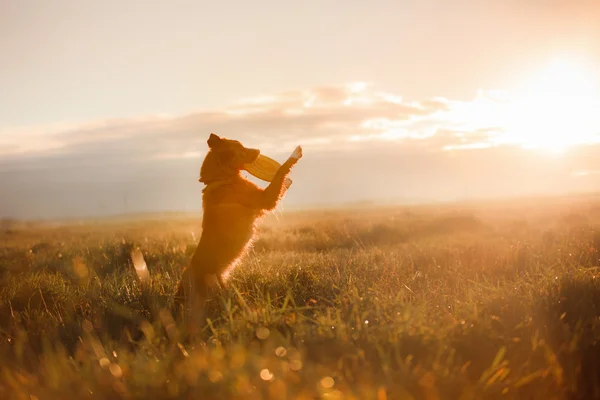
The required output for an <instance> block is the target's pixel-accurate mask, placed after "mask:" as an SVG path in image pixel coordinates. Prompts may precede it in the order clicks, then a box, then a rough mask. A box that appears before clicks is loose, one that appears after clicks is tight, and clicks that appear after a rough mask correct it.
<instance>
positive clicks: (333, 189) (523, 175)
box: [0, 82, 600, 218]
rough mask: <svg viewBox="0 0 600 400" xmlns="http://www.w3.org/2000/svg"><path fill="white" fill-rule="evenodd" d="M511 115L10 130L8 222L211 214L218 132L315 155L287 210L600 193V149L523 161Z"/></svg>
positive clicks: (489, 102)
mask: <svg viewBox="0 0 600 400" xmlns="http://www.w3.org/2000/svg"><path fill="white" fill-rule="evenodd" d="M510 107H513V103H511V100H510V98H509V97H508V96H507V95H506V94H505V93H503V92H480V93H478V94H477V96H475V97H474V99H472V100H471V101H456V100H450V99H444V98H439V97H438V98H432V99H425V100H422V101H409V100H406V99H403V98H402V97H401V96H399V95H395V94H391V93H389V92H385V91H382V90H379V89H378V88H376V87H375V86H373V85H371V84H368V83H362V82H359V83H355V84H349V85H330V86H322V87H316V88H311V89H298V90H288V91H284V92H281V93H275V94H268V93H267V94H264V95H258V96H255V97H252V98H247V99H242V100H240V101H238V102H236V103H234V104H231V105H230V106H228V107H225V108H222V109H215V110H201V111H197V112H192V113H188V114H185V115H175V116H173V115H150V116H140V117H137V118H127V119H106V120H102V121H92V122H84V123H73V124H55V125H51V126H41V127H22V128H15V129H4V130H3V131H2V132H0V186H1V187H2V188H3V198H2V202H1V203H0V217H1V216H16V217H21V218H30V217H32V216H33V217H37V216H41V217H61V216H84V215H105V214H114V213H121V212H139V211H160V210H183V211H186V210H187V211H199V210H200V207H201V203H200V197H201V194H200V191H201V189H202V185H200V184H199V183H198V171H199V168H200V164H201V162H202V157H203V155H204V154H205V152H206V150H207V145H206V139H207V137H208V134H209V133H210V132H216V133H218V134H221V135H223V136H226V137H231V138H236V139H239V140H241V141H242V142H243V143H244V144H246V145H248V146H253V147H258V148H260V149H261V150H262V151H263V153H265V154H267V155H270V156H273V157H274V158H276V159H278V160H280V161H283V160H284V159H285V157H286V156H287V154H288V153H289V152H291V151H292V149H293V148H294V147H295V146H296V145H298V144H301V145H303V147H304V149H305V152H304V153H305V157H304V158H303V160H302V163H299V164H298V165H297V167H296V168H295V169H294V177H293V179H294V182H296V183H295V184H294V185H293V186H292V190H291V192H290V194H289V196H288V197H287V198H286V201H285V204H286V205H287V206H291V205H311V204H323V203H339V202H346V201H357V200H377V199H379V200H381V199H394V200H407V199H408V200H412V201H421V200H423V201H430V200H449V199H456V198H465V197H478V196H500V195H517V194H523V193H545V192H560V191H568V190H591V189H600V187H599V186H598V185H599V183H598V182H600V181H598V180H597V179H596V178H597V174H596V173H595V171H598V170H600V161H598V157H597V152H598V151H599V145H598V144H595V143H596V142H594V141H593V140H592V141H590V142H589V143H587V144H586V145H581V144H580V143H577V146H575V147H573V148H572V149H571V151H569V152H567V153H565V154H562V155H560V156H556V155H552V156H548V154H544V153H541V152H531V151H527V150H524V149H523V148H522V144H523V143H528V141H524V140H521V139H519V137H518V136H515V135H514V134H513V133H511V132H508V131H507V128H506V127H505V126H503V124H502V122H503V121H504V120H505V119H506V116H507V115H511V114H510V113H509V111H510ZM507 110H509V111H507ZM510 112H512V111H510ZM599 126H600V125H599ZM532 138H533V139H535V137H529V138H527V139H528V140H530V139H532ZM588 139H589V137H588ZM599 142H600V140H599Z"/></svg>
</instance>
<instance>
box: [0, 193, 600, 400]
mask: <svg viewBox="0 0 600 400" xmlns="http://www.w3.org/2000/svg"><path fill="white" fill-rule="evenodd" d="M2 229H3V230H2V231H1V232H0V243H2V247H1V248H0V280H1V283H2V284H1V291H0V343H1V344H0V359H1V360H2V363H1V364H0V398H2V399H36V398H37V399H56V398H94V399H105V398H106V399H114V398H126V399H137V398H144V399H147V398H188V399H200V398H201V399H314V398H324V399H361V400H362V399H377V400H382V399H482V398H486V399H495V398H503V399H505V398H518V399H523V398H540V399H591V398H600V283H599V280H600V200H598V199H594V198H591V199H590V198H568V199H538V200H536V201H535V202H531V203H526V202H520V203H518V202H511V203H509V202H504V203H502V202H497V203H488V204H470V205H467V204H464V205H455V206H439V207H433V206H429V207H425V206H421V207H410V208H408V207H404V208H385V209H383V208H381V209H363V210H330V211H321V212H317V211H315V212H310V213H288V214H279V215H275V216H271V217H269V218H267V219H266V220H265V221H264V222H263V224H261V228H260V232H259V237H258V239H257V241H256V243H255V246H254V247H253V250H252V251H251V253H250V254H249V255H248V257H247V258H246V259H245V260H244V262H243V263H242V264H241V266H240V267H239V268H238V269H237V270H235V272H234V273H233V275H232V276H231V279H230V281H229V285H228V288H227V289H226V290H223V291H219V292H217V293H215V296H214V299H213V301H211V302H210V304H209V308H208V313H207V315H208V320H207V323H206V327H205V329H204V330H203V331H202V332H201V333H200V334H198V335H196V336H190V335H188V334H186V330H185V329H183V325H182V324H181V323H180V322H179V321H180V312H179V310H178V309H177V307H176V306H175V303H174V300H173V293H174V290H175V285H176V282H177V280H178V279H179V277H180V274H181V271H182V268H183V267H184V266H185V265H186V263H187V262H188V261H189V260H190V258H191V254H192V253H193V251H194V249H195V244H196V241H197V239H198V238H199V236H200V221H199V220H198V219H191V220H186V219H184V218H182V217H179V216H174V217H172V218H170V219H156V220H154V221H153V220H150V219H148V220H131V221H125V220H119V221H100V222H90V223H81V224H75V223H72V224H68V225H56V226H50V225H32V224H22V223H18V222H16V221H5V223H4V225H3V228H2ZM134 249H140V251H141V252H142V254H143V256H144V259H145V261H146V264H147V266H148V272H149V278H148V279H145V280H140V278H139V277H138V275H137V274H136V270H135V269H134V268H133V264H132V261H131V252H132V250H134Z"/></svg>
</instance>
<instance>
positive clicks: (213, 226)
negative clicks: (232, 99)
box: [178, 133, 302, 313]
mask: <svg viewBox="0 0 600 400" xmlns="http://www.w3.org/2000/svg"><path fill="white" fill-rule="evenodd" d="M207 143H208V147H209V152H208V154H207V155H206V158H205V159H204V162H203V163H202V167H201V169H200V182H202V183H204V184H205V185H206V187H205V188H204V190H203V191H202V206H203V209H204V214H203V218H202V236H201V237H200V242H199V243H198V247H197V248H196V251H195V253H194V255H193V257H192V261H191V263H190V265H189V267H188V268H186V269H185V270H184V272H183V277H182V280H181V282H180V283H179V288H178V295H179V296H182V295H183V296H184V297H185V298H186V299H187V300H188V312H190V311H192V310H191V309H190V308H194V309H196V307H189V306H191V304H192V303H195V302H196V301H200V304H199V306H200V307H202V308H203V306H204V301H205V300H206V298H207V295H208V286H209V280H210V278H213V277H214V276H216V278H217V280H218V281H219V283H220V284H221V286H224V282H223V278H224V277H227V275H228V274H229V273H230V272H231V270H232V269H233V268H234V267H235V266H236V265H237V264H238V263H239V261H240V260H241V258H242V256H243V255H244V254H245V252H246V250H247V249H248V247H249V246H250V245H251V243H252V239H253V237H254V233H255V228H256V222H257V220H258V218H259V217H261V216H263V215H264V214H265V212H266V211H269V210H273V209H274V208H275V207H276V206H277V204H278V203H279V201H280V199H281V197H282V196H283V194H284V193H285V191H286V190H287V187H286V186H288V187H289V184H290V183H291V181H289V179H288V178H287V176H288V174H289V173H290V170H291V168H292V167H293V166H294V165H295V164H296V163H297V162H298V160H299V159H300V158H301V157H302V148H301V147H297V148H296V150H295V151H294V153H293V154H292V156H290V158H288V160H287V161H286V162H285V163H284V164H283V165H282V166H281V167H280V168H279V170H278V171H277V173H276V174H275V178H274V179H273V180H272V181H271V183H270V184H269V185H268V186H267V187H266V188H265V189H261V188H259V187H258V186H256V185H255V184H254V183H252V182H250V181H248V180H247V179H244V177H242V175H241V174H240V171H241V170H242V169H243V166H244V164H247V163H252V162H254V161H255V160H256V159H257V158H258V156H259V154H260V151H259V150H257V149H249V148H246V147H244V146H243V145H242V144H241V143H240V142H239V141H237V140H229V139H225V138H220V137H219V136H217V135H215V134H213V133H211V135H210V137H209V139H208V141H207ZM286 180H287V181H288V183H287V184H286ZM190 296H191V297H193V298H190ZM194 311H195V312H194V313H196V312H201V310H197V309H196V310H194Z"/></svg>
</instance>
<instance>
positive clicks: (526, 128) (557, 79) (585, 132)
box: [502, 58, 600, 152]
mask: <svg viewBox="0 0 600 400" xmlns="http://www.w3.org/2000/svg"><path fill="white" fill-rule="evenodd" d="M599 110H600V90H599V87H598V79H597V76H596V75H595V74H594V73H592V72H591V71H590V70H588V69H586V68H585V67H584V65H583V64H581V63H576V62H574V61H572V60H570V59H568V58H565V59H558V60H555V61H553V62H551V63H549V64H548V66H547V67H546V68H545V69H543V70H542V71H539V72H538V73H536V74H534V76H532V77H530V79H528V80H527V81H526V83H525V85H523V86H522V87H521V88H519V89H518V90H516V91H515V93H514V96H512V101H511V102H510V103H509V105H508V107H507V108H506V109H505V115H504V121H503V124H502V125H503V128H504V132H505V134H504V135H503V139H504V140H505V141H509V142H512V143H517V144H520V145H521V146H522V147H525V148H534V149H540V150H547V151H552V152H562V151H565V150H567V149H568V148H569V147H572V146H575V145H578V144H586V143H592V142H597V141H600V111H599Z"/></svg>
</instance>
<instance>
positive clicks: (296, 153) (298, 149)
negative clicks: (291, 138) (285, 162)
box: [290, 146, 302, 161]
mask: <svg viewBox="0 0 600 400" xmlns="http://www.w3.org/2000/svg"><path fill="white" fill-rule="evenodd" d="M290 158H291V159H293V160H295V161H298V160H299V159H301V158H302V147H301V146H298V147H296V148H295V149H294V152H293V153H292V154H291V155H290Z"/></svg>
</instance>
